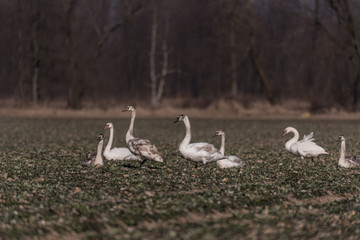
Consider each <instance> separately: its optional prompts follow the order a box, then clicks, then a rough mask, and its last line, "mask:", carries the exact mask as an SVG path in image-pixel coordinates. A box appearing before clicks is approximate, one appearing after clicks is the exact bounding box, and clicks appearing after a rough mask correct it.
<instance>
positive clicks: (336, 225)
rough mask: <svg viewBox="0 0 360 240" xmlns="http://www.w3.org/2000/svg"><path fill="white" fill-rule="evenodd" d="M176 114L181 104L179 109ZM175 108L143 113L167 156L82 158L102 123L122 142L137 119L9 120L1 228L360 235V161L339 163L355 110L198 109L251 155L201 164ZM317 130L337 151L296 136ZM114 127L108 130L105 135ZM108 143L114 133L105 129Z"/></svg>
mask: <svg viewBox="0 0 360 240" xmlns="http://www.w3.org/2000/svg"><path fill="white" fill-rule="evenodd" d="M175 117H176V116H174V119H175ZM174 119H161V120H156V119H137V120H136V122H135V132H134V135H135V136H138V137H142V138H147V139H150V140H151V141H152V142H153V143H154V144H155V145H156V146H157V147H158V149H159V151H160V153H161V154H162V156H163V158H164V160H165V163H163V164H161V163H153V162H149V161H148V162H146V163H145V164H144V165H143V166H142V167H141V168H139V163H138V162H131V161H128V162H108V164H107V165H106V166H104V167H83V166H81V164H80V162H81V160H82V159H83V157H84V154H85V153H86V152H87V151H95V150H96V146H97V142H96V137H97V135H98V133H102V132H103V131H104V130H103V128H104V126H105V124H106V123H107V122H112V123H113V124H114V126H115V140H114V145H115V146H125V133H126V131H127V128H128V124H129V119H15V118H5V119H1V120H0V132H1V135H0V136H1V137H0V206H1V207H0V236H1V238H3V239H23V238H39V239H170V238H172V239H174V238H175V239H239V238H246V239H325V238H326V239H345V238H346V239H358V238H359V236H360V212H359V210H360V195H359V193H360V188H359V186H360V174H359V173H360V170H357V169H343V168H338V167H337V160H338V158H339V148H340V145H339V143H337V142H336V140H337V137H338V135H340V134H344V135H345V136H346V137H347V151H348V153H354V154H358V155H360V129H359V122H358V121H331V120H327V121H315V120H313V121H311V120H302V121H288V120H272V121H266V120H258V121H252V120H206V119H202V120H201V119H190V121H191V124H192V133H193V141H208V142H211V143H214V144H215V146H217V147H219V145H220V138H214V137H212V135H213V133H214V132H215V130H218V129H222V130H224V131H225V132H226V137H227V140H226V144H227V145H226V154H231V155H237V156H239V157H240V158H242V159H243V160H244V161H246V164H247V165H246V166H245V167H244V168H242V169H226V170H220V169H218V168H216V165H215V163H211V164H209V166H207V169H205V170H204V169H203V168H202V167H201V166H200V167H199V168H195V167H194V163H192V162H189V161H186V160H184V159H182V158H181V157H180V155H179V153H178V151H177V148H178V145H179V143H180V142H181V140H182V138H183V137H184V134H185V128H184V126H183V123H178V124H173V123H172V122H173V120H174ZM287 126H293V127H295V128H297V129H298V130H299V132H300V136H301V137H302V136H303V135H304V134H305V133H306V134H308V133H309V132H311V131H314V133H315V139H316V142H317V143H318V144H319V145H321V146H323V147H324V148H325V149H326V150H327V151H328V152H330V155H329V156H327V157H321V158H320V159H315V160H314V162H312V161H311V160H309V159H306V160H301V159H300V158H299V157H295V156H293V155H291V154H290V153H288V152H286V151H285V148H284V144H285V142H286V140H288V139H289V138H290V136H286V137H282V132H283V130H284V128H285V127H287ZM108 136H109V133H108V132H105V138H106V139H107V138H108ZM105 144H106V141H105Z"/></svg>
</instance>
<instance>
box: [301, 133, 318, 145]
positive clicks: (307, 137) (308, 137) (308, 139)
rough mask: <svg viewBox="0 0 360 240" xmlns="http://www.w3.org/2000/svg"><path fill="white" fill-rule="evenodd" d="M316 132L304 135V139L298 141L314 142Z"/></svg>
mask: <svg viewBox="0 0 360 240" xmlns="http://www.w3.org/2000/svg"><path fill="white" fill-rule="evenodd" d="M314 140H315V138H314V132H311V133H309V134H308V135H306V134H305V135H304V137H303V139H301V140H300V141H298V143H304V142H312V141H314Z"/></svg>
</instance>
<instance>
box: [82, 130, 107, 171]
mask: <svg viewBox="0 0 360 240" xmlns="http://www.w3.org/2000/svg"><path fill="white" fill-rule="evenodd" d="M98 141H99V144H98V148H97V152H88V153H86V155H85V159H84V161H83V162H82V165H84V166H95V165H99V166H103V165H104V161H103V159H102V156H101V152H102V148H103V145H104V135H102V134H99V136H98Z"/></svg>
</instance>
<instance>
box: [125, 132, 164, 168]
mask: <svg viewBox="0 0 360 240" xmlns="http://www.w3.org/2000/svg"><path fill="white" fill-rule="evenodd" d="M128 147H129V149H130V151H131V152H132V153H133V154H135V155H137V156H141V157H144V158H147V159H150V160H154V161H157V162H163V159H162V157H161V156H160V153H159V151H158V150H157V148H156V146H155V145H154V144H152V143H151V142H150V141H149V140H147V139H141V138H132V139H130V140H129V142H128Z"/></svg>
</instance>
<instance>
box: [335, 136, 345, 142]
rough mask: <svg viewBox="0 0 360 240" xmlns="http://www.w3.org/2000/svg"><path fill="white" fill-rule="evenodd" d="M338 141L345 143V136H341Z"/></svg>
mask: <svg viewBox="0 0 360 240" xmlns="http://www.w3.org/2000/svg"><path fill="white" fill-rule="evenodd" d="M337 141H338V142H343V141H345V137H344V135H340V136H339V138H338V140H337Z"/></svg>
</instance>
